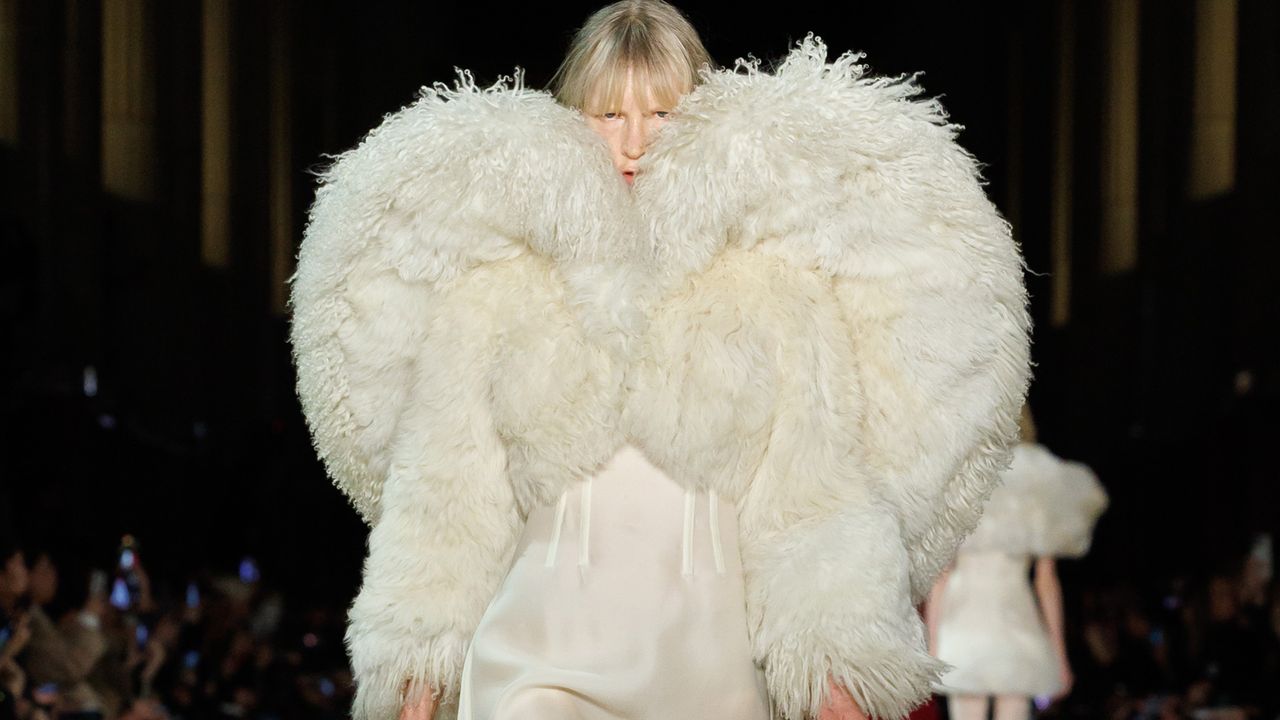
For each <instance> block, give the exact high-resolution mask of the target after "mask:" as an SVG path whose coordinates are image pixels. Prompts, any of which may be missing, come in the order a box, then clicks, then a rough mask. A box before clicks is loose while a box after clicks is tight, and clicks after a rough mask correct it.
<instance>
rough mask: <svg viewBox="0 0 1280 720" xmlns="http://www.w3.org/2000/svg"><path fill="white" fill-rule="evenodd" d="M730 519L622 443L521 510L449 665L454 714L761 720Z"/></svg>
mask: <svg viewBox="0 0 1280 720" xmlns="http://www.w3.org/2000/svg"><path fill="white" fill-rule="evenodd" d="M770 717H771V716H770V705H769V699H768V693H767V691H766V689H765V682H764V676H763V673H762V672H761V670H760V669H759V668H758V666H757V665H756V664H755V662H754V661H753V660H752V656H751V648H750V644H749V640H748V637H747V622H746V604H745V594H744V588H743V577H742V564H741V560H740V557H739V554H738V532H737V519H736V513H735V512H734V508H733V506H732V505H729V504H727V503H724V502H722V501H720V500H719V499H718V498H717V497H716V496H715V494H714V493H706V492H703V491H693V490H686V489H685V488H682V487H681V486H679V485H678V484H677V483H676V482H675V481H673V480H672V479H671V478H669V477H667V475H666V474H664V473H663V472H662V471H661V470H659V469H658V468H656V467H654V466H653V465H652V464H651V463H649V461H648V460H647V459H646V458H645V457H644V455H643V453H641V452H640V451H639V450H638V449H636V448H635V447H632V446H629V445H627V446H623V447H622V448H621V449H620V450H619V451H618V452H617V453H616V454H615V455H614V457H613V458H612V459H611V460H610V461H609V462H608V463H607V464H606V466H605V467H604V468H603V469H602V470H601V471H600V472H599V473H597V474H596V475H595V476H594V477H592V478H588V479H586V480H583V481H580V482H578V483H575V484H574V485H573V486H572V487H571V488H570V489H569V490H568V491H567V492H565V493H564V495H563V496H562V497H561V498H560V500H559V502H558V503H557V504H555V505H553V506H547V507H541V508H538V509H535V510H534V511H532V512H531V513H530V514H529V519H528V524H527V525H526V526H525V529H524V534H523V536H522V537H521V539H520V543H519V546H518V547H517V549H516V553H515V557H514V560H513V562H512V566H511V569H510V571H509V572H508V574H507V576H506V579H505V580H504V581H503V583H502V586H501V588H500V589H499V590H498V593H497V595H496V596H495V597H494V599H493V601H492V603H490V605H489V607H488V609H487V610H486V611H485V613H484V616H483V618H482V619H481V620H480V624H479V626H478V627H477V628H476V632H475V635H474V637H473V639H472V641H471V646H470V649H469V650H468V653H467V659H466V663H465V665H464V668H463V671H462V681H461V696H460V698H459V705H458V718H459V720H571V719H573V720H686V719H687V720H701V719H704V718H732V719H733V720H769V718H770Z"/></svg>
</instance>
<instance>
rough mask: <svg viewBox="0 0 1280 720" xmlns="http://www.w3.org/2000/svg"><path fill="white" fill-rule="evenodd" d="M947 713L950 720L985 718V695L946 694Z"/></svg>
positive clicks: (983, 719) (979, 719)
mask: <svg viewBox="0 0 1280 720" xmlns="http://www.w3.org/2000/svg"><path fill="white" fill-rule="evenodd" d="M947 714H948V715H950V716H951V720H987V696H986V695H948V696H947Z"/></svg>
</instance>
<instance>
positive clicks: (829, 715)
mask: <svg viewBox="0 0 1280 720" xmlns="http://www.w3.org/2000/svg"><path fill="white" fill-rule="evenodd" d="M827 689H828V696H827V701H826V702H825V703H823V705H822V710H821V712H819V713H818V720H867V716H866V713H864V712H862V708H860V707H858V703H857V702H856V701H854V699H853V696H852V695H850V694H849V691H848V690H845V689H844V688H843V687H841V686H839V685H837V684H836V682H835V680H832V679H831V678H829V677H828V678H827ZM402 720H403V718H402Z"/></svg>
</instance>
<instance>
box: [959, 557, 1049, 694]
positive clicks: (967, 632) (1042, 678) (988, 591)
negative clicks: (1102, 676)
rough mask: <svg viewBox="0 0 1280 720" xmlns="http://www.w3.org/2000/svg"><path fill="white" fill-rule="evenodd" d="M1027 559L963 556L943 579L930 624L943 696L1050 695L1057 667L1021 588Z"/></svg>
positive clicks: (1026, 585) (1027, 591)
mask: <svg viewBox="0 0 1280 720" xmlns="http://www.w3.org/2000/svg"><path fill="white" fill-rule="evenodd" d="M1030 566H1031V558H1030V556H1027V555H1007V554H1005V553H999V552H963V553H960V554H959V555H958V556H956V564H955V568H954V569H953V570H952V571H951V575H950V576H949V577H948V578H947V584H946V589H945V590H944V592H943V594H942V600H941V603H942V605H941V614H940V616H939V622H938V659H939V660H942V661H943V662H946V663H949V664H951V665H954V666H955V667H954V668H953V669H952V670H951V671H949V672H947V673H946V674H945V675H943V676H942V681H941V686H940V687H939V690H940V691H941V692H943V693H946V694H955V693H961V694H976V695H984V696H985V695H1001V694H1017V695H1023V696H1029V695H1052V694H1053V693H1056V692H1057V691H1058V688H1059V684H1060V682H1059V679H1058V660H1057V657H1056V656H1055V655H1054V653H1053V647H1052V646H1051V645H1050V643H1049V634H1048V631H1047V630H1046V629H1045V626H1044V621H1043V620H1042V619H1041V617H1040V611H1039V609H1038V608H1037V606H1036V601H1035V597H1034V596H1033V595H1032V593H1031V583H1030V582H1029V581H1028V574H1029V572H1030Z"/></svg>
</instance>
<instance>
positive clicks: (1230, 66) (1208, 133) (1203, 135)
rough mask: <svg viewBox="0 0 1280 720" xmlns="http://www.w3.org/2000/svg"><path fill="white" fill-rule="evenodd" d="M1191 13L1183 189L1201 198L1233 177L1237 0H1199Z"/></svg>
mask: <svg viewBox="0 0 1280 720" xmlns="http://www.w3.org/2000/svg"><path fill="white" fill-rule="evenodd" d="M1195 17H1196V20H1195V32H1196V40H1195V44H1196V46H1195V62H1194V63H1193V65H1192V67H1193V68H1194V73H1195V80H1194V84H1193V85H1192V88H1193V93H1194V96H1193V99H1192V106H1191V168H1190V172H1189V174H1188V188H1187V194H1188V195H1189V196H1190V197H1191V198H1192V199H1195V200H1203V199H1207V198H1211V197H1214V196H1217V195H1222V194H1223V193H1226V192H1230V191H1231V190H1232V188H1234V187H1235V182H1236V33H1237V25H1236V17H1237V7H1236V0H1197V1H1196V16H1195ZM1273 80H1275V79H1274V78H1273Z"/></svg>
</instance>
